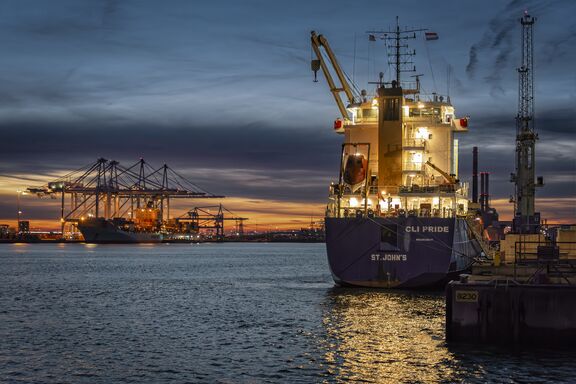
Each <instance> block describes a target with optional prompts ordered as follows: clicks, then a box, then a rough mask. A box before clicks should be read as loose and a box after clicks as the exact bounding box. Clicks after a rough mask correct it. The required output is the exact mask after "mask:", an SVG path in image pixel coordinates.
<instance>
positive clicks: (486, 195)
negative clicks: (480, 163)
mask: <svg viewBox="0 0 576 384" xmlns="http://www.w3.org/2000/svg"><path fill="white" fill-rule="evenodd" d="M484 177H485V179H486V180H485V183H486V185H485V187H486V190H485V191H484V209H485V210H488V208H490V181H489V180H490V173H489V172H486V176H484Z"/></svg>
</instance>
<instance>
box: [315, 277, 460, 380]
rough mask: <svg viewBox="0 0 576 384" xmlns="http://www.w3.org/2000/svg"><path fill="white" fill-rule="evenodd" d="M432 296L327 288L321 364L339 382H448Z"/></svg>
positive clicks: (439, 313) (437, 305) (439, 316)
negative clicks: (323, 355)
mask: <svg viewBox="0 0 576 384" xmlns="http://www.w3.org/2000/svg"><path fill="white" fill-rule="evenodd" d="M443 311H444V304H443V299H442V297H441V296H440V295H438V294H436V295H435V294H415V293H410V292H383V291H373V290H357V289H345V288H333V289H331V290H330V291H328V293H327V294H326V298H325V308H324V316H323V324H324V326H325V328H326V332H327V338H326V340H325V341H326V345H325V346H324V347H325V349H326V352H325V359H326V362H327V364H328V365H329V370H330V371H331V373H332V374H334V375H335V376H336V377H337V378H338V379H339V380H342V381H350V380H352V381H367V382H379V381H382V380H384V379H385V380H389V381H391V382H393V381H395V382H408V381H412V382H414V381H416V382H418V381H421V382H430V381H439V380H442V378H446V377H453V376H454V375H455V373H456V372H455V369H454V367H453V366H452V364H450V363H449V362H450V361H452V360H453V356H452V355H451V354H450V353H449V352H448V350H447V349H446V348H445V347H444V346H443V345H444V340H443V333H442V330H443V324H444V322H443Z"/></svg>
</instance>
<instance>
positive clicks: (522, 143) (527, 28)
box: [510, 12, 543, 233]
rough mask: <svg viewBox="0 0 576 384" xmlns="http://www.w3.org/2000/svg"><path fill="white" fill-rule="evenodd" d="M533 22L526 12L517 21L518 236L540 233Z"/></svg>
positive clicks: (514, 176)
mask: <svg viewBox="0 0 576 384" xmlns="http://www.w3.org/2000/svg"><path fill="white" fill-rule="evenodd" d="M535 21H536V19H535V18H534V17H531V16H530V15H529V14H528V12H524V16H523V17H522V18H521V19H520V24H521V25H522V62H521V65H520V67H519V68H518V115H517V116H516V173H513V174H511V179H510V181H512V182H513V183H515V190H516V191H515V192H516V196H515V198H514V199H513V201H514V223H513V229H514V232H517V233H535V232H538V231H539V226H540V214H539V213H537V212H535V211H534V199H535V189H536V188H535V187H536V186H541V185H542V184H543V181H542V178H541V177H539V178H538V185H537V184H536V182H535V176H534V168H535V146H536V140H538V135H537V134H536V133H535V131H534V66H533V62H534V55H533V50H534V44H533V40H532V26H533V25H534V22H535Z"/></svg>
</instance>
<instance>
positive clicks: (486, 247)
mask: <svg viewBox="0 0 576 384" xmlns="http://www.w3.org/2000/svg"><path fill="white" fill-rule="evenodd" d="M466 223H467V224H468V228H470V232H471V233H472V236H474V238H475V239H476V241H477V242H478V245H479V246H480V248H481V249H482V252H484V255H485V257H484V260H483V261H486V260H490V261H493V260H494V257H495V255H496V252H498V248H496V247H494V246H492V245H491V244H490V242H489V241H487V240H486V239H484V236H482V231H481V228H479V227H481V224H479V223H478V221H476V218H475V217H471V216H467V217H466Z"/></svg>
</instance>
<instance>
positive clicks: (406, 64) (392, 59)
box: [366, 16, 427, 86]
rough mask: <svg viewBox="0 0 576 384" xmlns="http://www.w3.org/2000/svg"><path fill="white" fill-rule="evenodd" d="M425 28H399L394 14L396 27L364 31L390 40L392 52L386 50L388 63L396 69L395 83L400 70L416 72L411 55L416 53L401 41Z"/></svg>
mask: <svg viewBox="0 0 576 384" xmlns="http://www.w3.org/2000/svg"><path fill="white" fill-rule="evenodd" d="M426 30H427V29H426V28H420V29H400V24H399V22H398V16H396V28H395V29H393V30H388V31H367V32H366V33H370V34H378V35H381V38H382V39H383V40H386V41H391V42H392V43H393V45H392V48H393V50H392V52H388V58H389V60H388V64H390V65H394V67H395V69H396V84H397V85H398V86H400V77H401V74H402V72H416V66H414V62H413V61H412V57H414V56H415V55H416V50H412V51H409V50H408V44H404V43H403V42H404V41H406V40H410V39H415V38H416V32H420V31H426Z"/></svg>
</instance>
